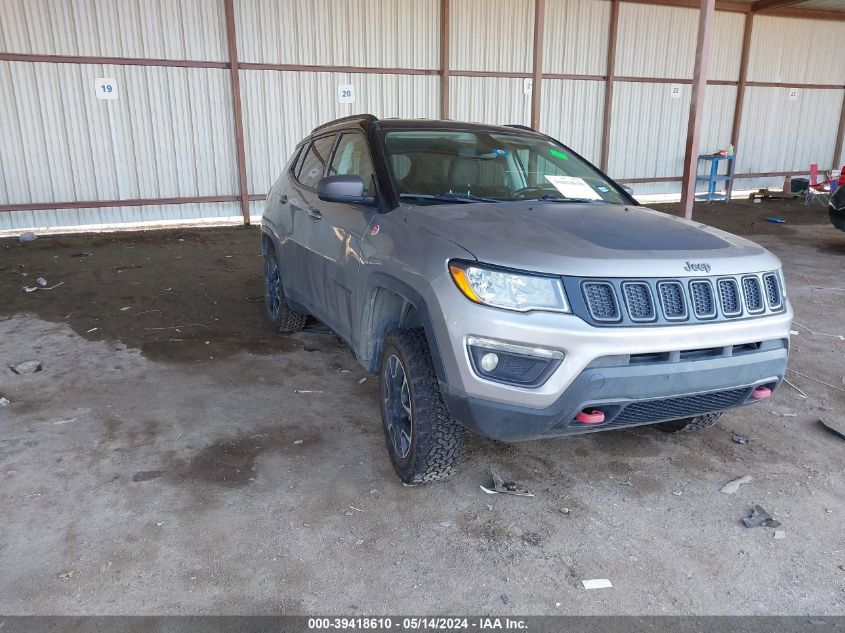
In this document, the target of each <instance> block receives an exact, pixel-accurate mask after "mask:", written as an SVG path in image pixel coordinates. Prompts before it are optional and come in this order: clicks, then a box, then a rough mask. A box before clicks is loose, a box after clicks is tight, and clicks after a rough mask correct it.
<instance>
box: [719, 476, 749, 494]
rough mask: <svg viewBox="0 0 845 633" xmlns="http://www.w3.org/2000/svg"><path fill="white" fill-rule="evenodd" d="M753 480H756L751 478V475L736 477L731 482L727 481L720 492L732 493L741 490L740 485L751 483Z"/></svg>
mask: <svg viewBox="0 0 845 633" xmlns="http://www.w3.org/2000/svg"><path fill="white" fill-rule="evenodd" d="M752 481H754V480H753V479H752V478H751V475H744V476H742V477H740V478H739V479H734V480H733V481H731V482H730V483H727V484H725V485H724V486H722V489H721V490H720V491H719V492H723V493H724V494H726V495H732V494H735V493H736V491H737V490H739V487H740V486H741V485H742V484H750V483H751V482H752Z"/></svg>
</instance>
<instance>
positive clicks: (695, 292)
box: [689, 279, 716, 319]
mask: <svg viewBox="0 0 845 633" xmlns="http://www.w3.org/2000/svg"><path fill="white" fill-rule="evenodd" d="M689 291H690V295H692V311H693V312H694V313H695V316H697V317H698V318H699V319H712V318H713V317H715V316H716V301H715V300H714V298H713V286H712V285H711V284H710V282H709V281H707V280H706V279H697V280H696V281H691V282H690V284H689Z"/></svg>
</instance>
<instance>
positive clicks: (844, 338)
mask: <svg viewBox="0 0 845 633" xmlns="http://www.w3.org/2000/svg"><path fill="white" fill-rule="evenodd" d="M804 279H806V280H807V284H808V285H809V286H810V288H812V289H813V290H825V288H815V287H814V286H813V284H811V283H810V280H809V279H807V278H806V277H804ZM792 324H793V325H797V326H798V327H800V328H804V329H805V330H807V331H808V332H809V333H810V334H812V335H813V336H826V337H828V338H835V339H839V340H840V341H845V336H842V335H841V334H825V333H824V332H814V331H813V330H811V329H810V328H808V327H807V326H806V325H804V324H803V323H798V322H797V321H793V322H792ZM790 332H791V331H790Z"/></svg>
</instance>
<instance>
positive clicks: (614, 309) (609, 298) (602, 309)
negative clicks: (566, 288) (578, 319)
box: [584, 281, 619, 321]
mask: <svg viewBox="0 0 845 633" xmlns="http://www.w3.org/2000/svg"><path fill="white" fill-rule="evenodd" d="M584 299H585V300H586V302H587V309H588V310H589V311H590V316H592V317H593V318H594V319H595V320H596V321H618V320H619V304H618V303H617V302H616V292H615V291H614V290H613V286H612V285H611V284H610V283H608V282H606V281H588V282H585V283H584Z"/></svg>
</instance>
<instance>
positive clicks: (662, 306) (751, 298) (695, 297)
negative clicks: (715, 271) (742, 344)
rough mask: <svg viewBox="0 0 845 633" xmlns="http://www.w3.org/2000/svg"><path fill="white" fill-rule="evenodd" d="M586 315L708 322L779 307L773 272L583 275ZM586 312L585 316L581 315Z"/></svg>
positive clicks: (604, 319) (621, 320) (618, 320)
mask: <svg viewBox="0 0 845 633" xmlns="http://www.w3.org/2000/svg"><path fill="white" fill-rule="evenodd" d="M581 290H582V294H583V296H584V303H585V304H586V308H587V312H588V313H589V314H588V315H589V317H590V318H591V319H592V320H593V321H597V322H600V323H605V324H619V325H625V324H626V323H627V324H629V325H630V324H631V323H648V322H656V321H659V320H662V322H664V323H665V322H666V321H668V322H673V321H674V322H686V321H708V320H713V319H718V318H736V317H741V316H743V315H745V316H753V315H761V314H763V313H765V312H767V310H768V311H769V312H778V311H780V310H782V309H783V306H784V297H783V291H782V288H781V285H780V279H779V278H778V275H777V273H764V274H763V275H761V276H758V275H745V276H742V277H719V278H696V279H689V280H686V279H684V280H681V279H663V280H660V281H656V282H655V281H654V280H647V279H626V280H612V281H611V280H598V279H597V280H589V281H583V282H582V283H581ZM585 316H586V315H585Z"/></svg>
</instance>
